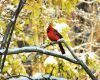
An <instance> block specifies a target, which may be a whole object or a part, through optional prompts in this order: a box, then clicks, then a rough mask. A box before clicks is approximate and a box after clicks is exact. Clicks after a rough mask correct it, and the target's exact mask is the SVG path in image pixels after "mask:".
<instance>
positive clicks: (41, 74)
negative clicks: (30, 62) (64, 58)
mask: <svg viewBox="0 0 100 80" xmlns="http://www.w3.org/2000/svg"><path fill="white" fill-rule="evenodd" d="M33 78H36V79H40V78H43V73H39V72H37V73H35V75H34V76H33Z"/></svg>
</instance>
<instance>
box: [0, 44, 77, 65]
mask: <svg viewBox="0 0 100 80" xmlns="http://www.w3.org/2000/svg"><path fill="white" fill-rule="evenodd" d="M4 51H5V49H1V50H0V55H2V54H1V53H4ZM22 52H40V53H41V54H46V55H51V56H55V57H59V58H62V59H65V60H67V61H70V62H72V63H75V64H78V62H77V61H75V60H74V59H70V58H68V57H66V56H65V55H62V54H61V53H60V52H56V51H50V50H46V49H43V48H40V47H37V46H27V47H22V48H13V49H9V50H8V55H10V54H18V53H22ZM26 54H27V53H26Z"/></svg>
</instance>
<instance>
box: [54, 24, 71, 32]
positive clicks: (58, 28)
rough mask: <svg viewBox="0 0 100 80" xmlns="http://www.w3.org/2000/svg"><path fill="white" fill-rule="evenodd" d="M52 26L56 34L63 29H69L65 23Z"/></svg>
mask: <svg viewBox="0 0 100 80" xmlns="http://www.w3.org/2000/svg"><path fill="white" fill-rule="evenodd" d="M54 24H55V26H54V28H55V29H56V30H57V31H58V32H61V31H62V29H63V28H66V27H69V26H68V25H67V24H66V23H54Z"/></svg>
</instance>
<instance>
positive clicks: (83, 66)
mask: <svg viewBox="0 0 100 80" xmlns="http://www.w3.org/2000/svg"><path fill="white" fill-rule="evenodd" d="M58 42H63V43H64V44H65V46H66V48H67V49H68V50H69V51H70V53H71V54H72V56H73V57H74V58H75V59H76V60H77V62H79V64H80V65H81V66H82V68H83V69H84V70H85V71H86V72H87V74H88V75H89V76H90V77H91V79H92V80H97V78H96V77H95V76H94V75H93V74H92V72H91V71H90V70H89V68H88V67H87V65H86V64H85V63H84V62H83V61H82V60H80V59H79V58H78V57H77V56H76V55H75V53H74V52H73V50H72V49H71V48H70V47H69V46H68V44H67V43H66V42H65V40H64V39H59V40H58Z"/></svg>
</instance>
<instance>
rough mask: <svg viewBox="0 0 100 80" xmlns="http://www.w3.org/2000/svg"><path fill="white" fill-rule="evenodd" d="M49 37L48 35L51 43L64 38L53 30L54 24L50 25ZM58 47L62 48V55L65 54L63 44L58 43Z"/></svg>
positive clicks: (48, 29)
mask: <svg viewBox="0 0 100 80" xmlns="http://www.w3.org/2000/svg"><path fill="white" fill-rule="evenodd" d="M47 35H48V38H49V39H50V40H51V41H57V40H59V39H61V38H63V37H62V35H61V34H60V33H59V32H58V31H57V30H55V29H54V28H53V24H52V23H50V24H49V26H48V28H47ZM58 45H59V47H60V50H61V52H62V54H65V50H64V48H63V46H62V44H61V43H58Z"/></svg>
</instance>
